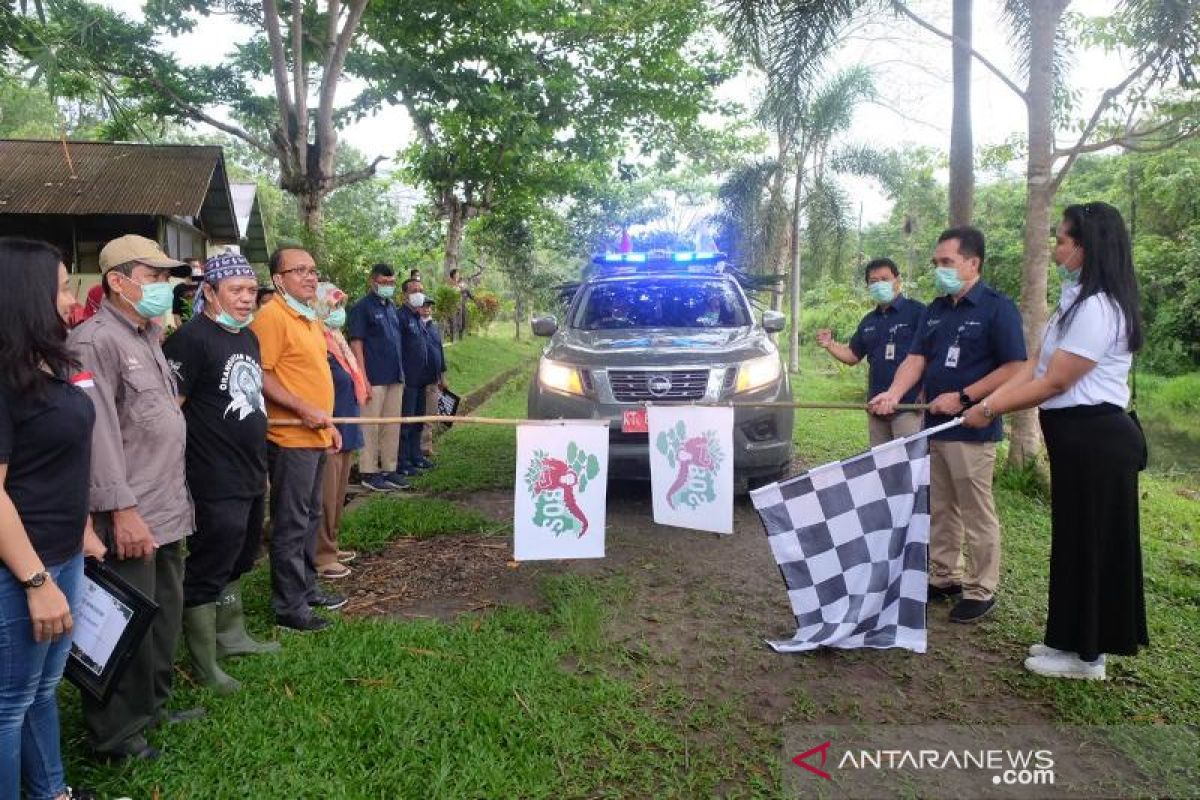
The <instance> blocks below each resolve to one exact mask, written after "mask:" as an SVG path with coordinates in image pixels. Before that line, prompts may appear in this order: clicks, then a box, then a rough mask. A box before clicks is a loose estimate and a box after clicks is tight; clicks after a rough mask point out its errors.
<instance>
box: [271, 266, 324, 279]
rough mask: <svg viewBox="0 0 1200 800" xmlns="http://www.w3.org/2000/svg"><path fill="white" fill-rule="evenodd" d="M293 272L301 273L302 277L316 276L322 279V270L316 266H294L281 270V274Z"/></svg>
mask: <svg viewBox="0 0 1200 800" xmlns="http://www.w3.org/2000/svg"><path fill="white" fill-rule="evenodd" d="M292 272H295V273H297V274H299V276H300V277H301V278H316V279H317V280H321V271H320V270H319V269H317V268H316V267H292V268H291V269H281V270H279V274H280V275H288V274H290V273H292Z"/></svg>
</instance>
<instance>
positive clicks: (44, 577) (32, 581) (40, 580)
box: [21, 570, 50, 589]
mask: <svg viewBox="0 0 1200 800" xmlns="http://www.w3.org/2000/svg"><path fill="white" fill-rule="evenodd" d="M48 580H50V573H49V572H46V570H42V571H41V572H35V573H33V574H32V575H30V576H29V577H28V578H26V579H25V580H23V581H21V585H22V586H24V587H25V588H26V589H36V588H38V587H39V586H42V585H44V584H45V583H46V581H48Z"/></svg>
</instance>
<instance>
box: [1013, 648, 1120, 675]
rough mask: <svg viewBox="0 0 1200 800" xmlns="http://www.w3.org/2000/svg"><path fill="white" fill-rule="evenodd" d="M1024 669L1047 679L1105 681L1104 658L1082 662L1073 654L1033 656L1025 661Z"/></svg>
mask: <svg viewBox="0 0 1200 800" xmlns="http://www.w3.org/2000/svg"><path fill="white" fill-rule="evenodd" d="M1059 652H1061V651H1059ZM1025 669H1027V670H1029V671H1030V672H1032V673H1034V674H1035V675H1044V676H1045V677H1047V678H1075V679H1077V680H1085V681H1102V680H1104V679H1105V674H1104V656H1100V657H1099V658H1097V659H1096V660H1095V661H1084V660H1083V659H1081V658H1080V657H1079V656H1077V655H1075V654H1074V653H1067V654H1065V655H1053V656H1052V655H1046V656H1033V657H1031V658H1027V659H1025Z"/></svg>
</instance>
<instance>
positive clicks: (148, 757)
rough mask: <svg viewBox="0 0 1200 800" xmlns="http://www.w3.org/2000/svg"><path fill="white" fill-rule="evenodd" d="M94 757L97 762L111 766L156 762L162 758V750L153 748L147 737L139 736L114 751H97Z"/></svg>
mask: <svg viewBox="0 0 1200 800" xmlns="http://www.w3.org/2000/svg"><path fill="white" fill-rule="evenodd" d="M94 755H95V757H96V759H97V760H99V761H107V762H108V763H110V764H114V763H117V762H120V761H156V760H158V759H159V758H160V757H161V756H162V750H159V749H158V748H157V747H151V746H150V743H149V742H147V741H146V737H144V736H141V735H138V736H135V737H133V738H132V739H127V740H126V741H125V742H123V743H122V744H121V745H119V746H118V747H117V748H116V749H114V750H96V751H95V752H94Z"/></svg>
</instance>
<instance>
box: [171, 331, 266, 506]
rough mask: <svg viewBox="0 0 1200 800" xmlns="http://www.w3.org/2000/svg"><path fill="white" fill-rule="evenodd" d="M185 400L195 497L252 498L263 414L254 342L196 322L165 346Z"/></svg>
mask: <svg viewBox="0 0 1200 800" xmlns="http://www.w3.org/2000/svg"><path fill="white" fill-rule="evenodd" d="M163 353H164V354H165V355H166V357H167V363H169V364H170V365H171V369H172V371H174V373H175V379H176V381H178V384H179V394H180V396H181V397H184V398H186V402H185V403H184V405H183V414H184V417H185V418H186V419H187V476H188V488H189V489H190V490H191V492H192V496H193V497H201V498H211V499H216V498H221V497H252V496H254V495H257V494H261V493H262V492H263V490H264V488H265V486H266V474H267V408H266V401H265V400H264V398H263V390H262V384H263V379H262V366H261V365H260V355H259V347H258V339H257V337H255V335H254V334H253V333H252V332H251V331H250V330H249V329H248V328H245V329H243V330H241V331H238V332H236V333H233V332H231V331H228V330H226V329H225V328H222V327H221V326H220V325H218V324H217V323H216V322H214V321H213V320H212V319H210V318H209V317H208V316H206V315H204V314H201V315H199V316H196V317H194V318H193V319H191V320H189V321H188V322H187V324H185V325H184V326H183V327H182V328H180V329H179V330H178V331H176V332H175V333H173V334H172V335H171V336H169V337H167V340H166V342H164V343H163Z"/></svg>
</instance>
